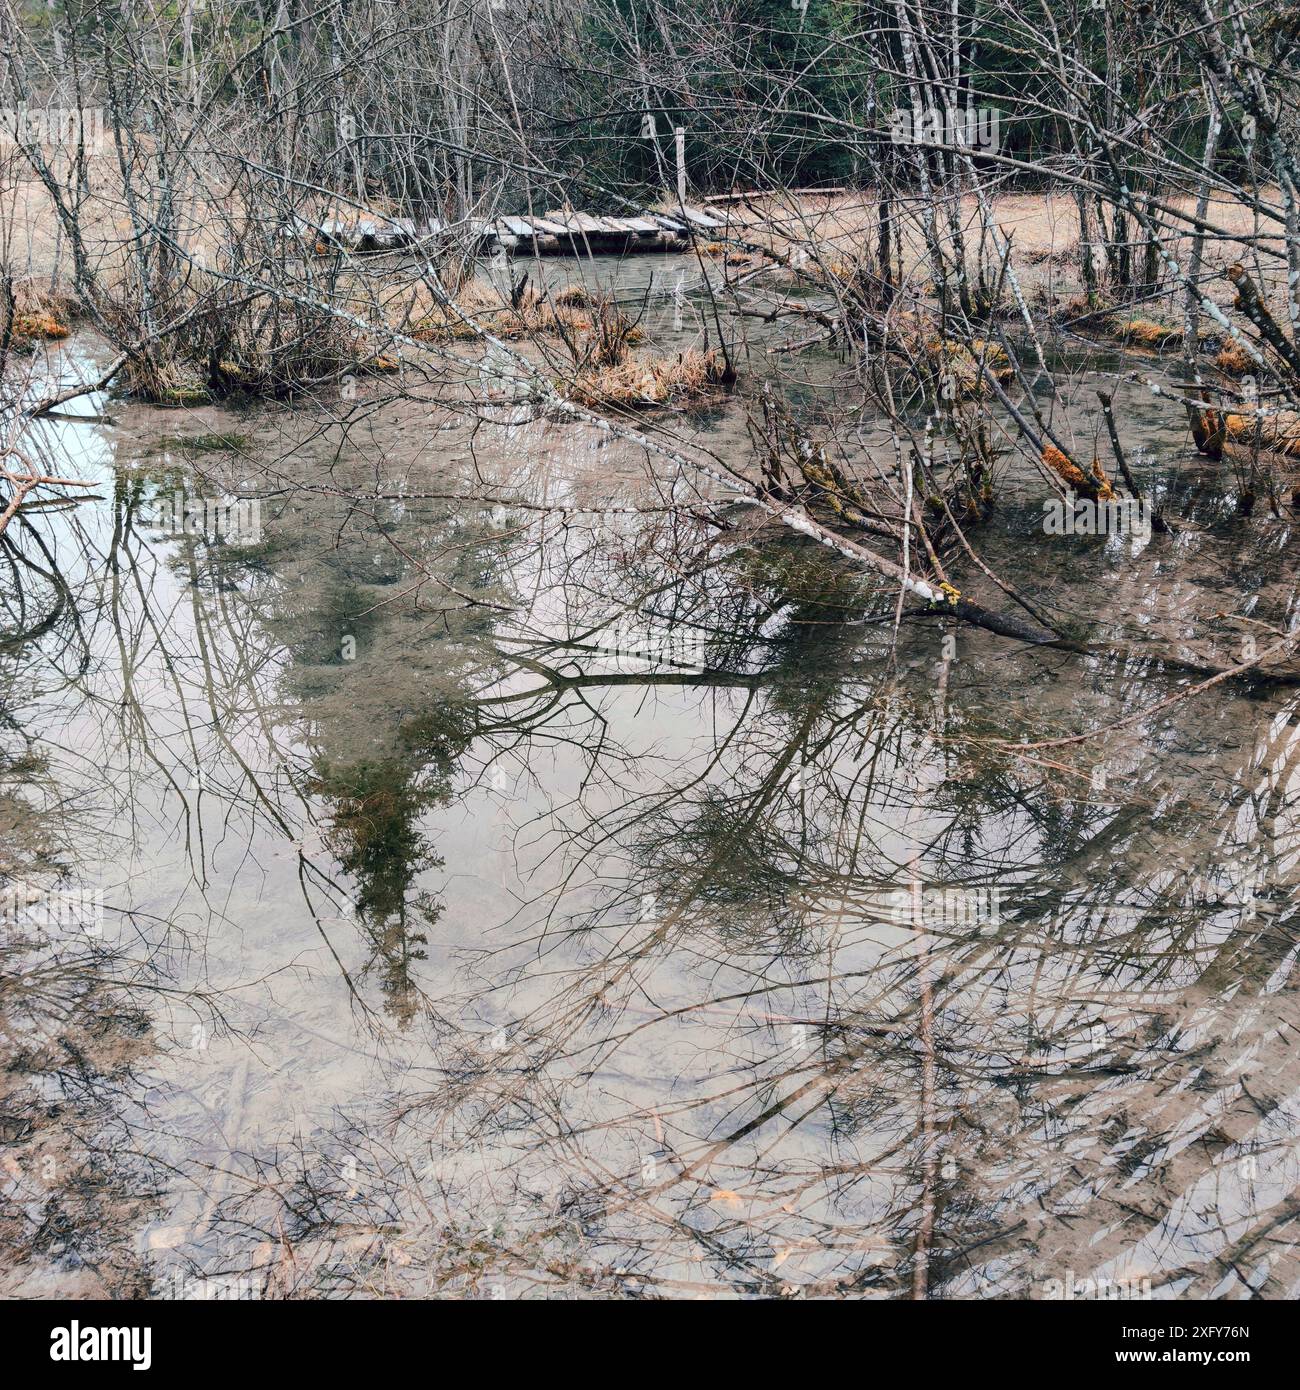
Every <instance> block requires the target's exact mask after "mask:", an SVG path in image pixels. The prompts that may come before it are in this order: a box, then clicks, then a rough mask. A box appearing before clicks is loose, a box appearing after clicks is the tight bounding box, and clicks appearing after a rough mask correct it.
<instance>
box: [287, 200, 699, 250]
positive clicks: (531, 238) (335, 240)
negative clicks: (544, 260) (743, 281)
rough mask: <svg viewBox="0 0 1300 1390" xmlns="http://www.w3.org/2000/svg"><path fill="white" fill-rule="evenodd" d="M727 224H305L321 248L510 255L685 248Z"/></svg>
mask: <svg viewBox="0 0 1300 1390" xmlns="http://www.w3.org/2000/svg"><path fill="white" fill-rule="evenodd" d="M726 225H727V224H726V222H725V221H724V220H723V219H721V218H718V217H714V216H713V214H712V213H709V212H704V211H702V210H701V209H699V208H693V207H683V208H680V209H678V212H677V213H676V214H675V215H670V214H668V213H663V212H638V213H637V214H636V215H635V216H634V217H593V216H592V215H591V214H590V213H586V212H569V211H567V210H565V211H562V212H548V213H547V214H546V215H545V216H544V217H538V216H536V215H535V214H531V213H530V214H529V215H528V216H526V217H498V218H496V219H495V220H488V219H481V218H472V219H470V221H469V222H468V224H462V225H457V224H451V225H444V224H443V223H442V222H440V221H438V220H437V219H436V218H432V219H430V220H429V221H427V222H420V223H416V222H413V221H412V220H411V219H410V218H405V217H395V218H388V217H377V216H366V217H355V218H334V217H331V218H328V219H326V221H324V222H323V223H321V224H320V226H318V227H313V226H311V225H310V224H308V223H306V222H301V227H302V228H303V229H305V230H306V231H308V232H309V233H311V234H313V235H314V236H315V237H316V239H317V242H318V244H323V245H324V246H325V247H327V248H337V249H341V250H346V251H360V252H380V251H400V250H404V249H406V248H407V247H410V246H414V245H416V244H417V243H419V242H421V241H425V240H427V239H428V238H430V237H437V236H442V235H444V234H446V235H449V236H453V237H454V236H456V235H458V234H459V235H462V236H463V235H464V234H465V232H466V231H467V232H468V238H469V241H470V242H471V244H472V247H473V249H474V250H476V251H494V250H496V249H498V248H500V249H501V250H503V251H506V252H508V253H510V254H511V255H516V254H523V255H563V256H573V255H577V256H582V255H606V256H608V255H621V254H624V253H626V252H629V251H671V250H679V249H682V248H683V247H684V246H685V245H686V244H687V243H688V242H689V241H690V239H691V237H692V236H694V235H697V234H704V235H707V234H709V233H712V232H716V231H718V230H720V229H721V228H723V227H725V226H726Z"/></svg>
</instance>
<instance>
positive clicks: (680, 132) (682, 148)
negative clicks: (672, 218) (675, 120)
mask: <svg viewBox="0 0 1300 1390" xmlns="http://www.w3.org/2000/svg"><path fill="white" fill-rule="evenodd" d="M673 134H674V135H675V136H676V145H677V202H678V204H679V205H680V206H681V207H685V206H686V131H685V129H684V128H683V127H682V126H678V127H677V128H676V129H675V130H674V131H673Z"/></svg>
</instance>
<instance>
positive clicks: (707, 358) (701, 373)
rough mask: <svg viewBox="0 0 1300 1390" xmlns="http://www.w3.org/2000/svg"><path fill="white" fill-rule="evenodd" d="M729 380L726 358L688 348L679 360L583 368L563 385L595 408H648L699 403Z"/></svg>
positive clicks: (669, 358)
mask: <svg viewBox="0 0 1300 1390" xmlns="http://www.w3.org/2000/svg"><path fill="white" fill-rule="evenodd" d="M727 381H728V368H727V360H726V358H725V357H724V356H723V355H722V354H721V353H720V352H718V351H716V349H714V348H709V349H708V350H707V351H704V352H700V351H699V350H698V349H696V348H688V349H687V350H686V351H685V352H682V353H679V354H678V355H677V356H676V357H658V358H650V359H648V360H646V361H637V360H635V359H633V358H627V359H625V360H624V361H622V362H620V363H618V364H616V365H607V366H600V365H596V364H592V365H590V366H587V367H585V368H581V369H580V370H579V371H578V372H577V374H576V375H575V377H574V379H573V381H572V382H571V383H560V385H561V386H563V387H565V388H566V389H567V390H568V393H569V395H570V397H571V398H572V399H573V400H575V401H578V402H579V403H580V404H581V405H586V406H590V407H592V408H593V409H604V408H606V407H611V406H615V407H622V408H625V409H626V408H632V409H645V408H647V407H650V406H658V405H666V404H668V402H669V401H690V400H700V399H704V398H707V397H708V396H710V395H712V394H713V393H714V392H715V391H717V390H718V389H719V388H721V387H723V386H725V385H726V384H727Z"/></svg>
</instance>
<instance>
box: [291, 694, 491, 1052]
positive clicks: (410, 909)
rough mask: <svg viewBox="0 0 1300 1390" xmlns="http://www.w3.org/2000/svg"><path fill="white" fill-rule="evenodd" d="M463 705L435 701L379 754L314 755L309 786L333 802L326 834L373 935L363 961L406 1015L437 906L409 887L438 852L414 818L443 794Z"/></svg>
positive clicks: (459, 744)
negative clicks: (345, 758) (339, 758)
mask: <svg viewBox="0 0 1300 1390" xmlns="http://www.w3.org/2000/svg"><path fill="white" fill-rule="evenodd" d="M462 715H463V712H462V711H461V710H460V709H459V708H458V707H457V706H456V705H454V704H451V703H442V704H439V705H437V706H436V707H435V708H434V709H433V710H431V711H430V712H429V713H427V714H426V715H425V716H423V717H422V718H421V719H419V720H418V721H413V722H411V723H408V724H405V725H403V726H402V728H401V729H400V730H399V732H398V737H397V740H396V744H397V746H396V751H395V752H393V753H392V754H391V755H390V756H387V757H381V758H364V759H360V760H357V761H352V762H335V761H332V760H330V759H328V758H327V757H323V756H322V757H321V758H320V759H318V761H317V766H316V771H315V774H314V776H313V777H312V779H311V781H310V782H309V784H308V790H309V791H310V792H311V793H312V794H313V795H315V796H320V797H322V798H324V799H325V800H326V801H329V802H331V803H332V804H333V816H332V819H331V825H330V830H329V833H328V835H327V843H328V844H329V847H330V850H331V852H332V853H334V854H335V855H336V856H337V858H338V861H339V864H340V866H341V867H342V868H343V870H344V871H345V872H346V873H347V874H348V875H349V876H350V877H351V878H352V879H353V880H354V882H355V884H356V906H357V913H358V917H359V920H360V922H361V924H362V926H363V929H364V930H365V932H366V934H367V936H368V937H369V940H370V942H371V947H372V954H371V958H370V961H369V962H368V963H367V969H375V970H377V971H378V973H379V978H380V988H381V989H382V990H383V992H384V994H385V996H386V997H387V1000H388V1009H389V1012H390V1013H391V1014H392V1016H393V1017H394V1018H395V1019H396V1020H397V1021H398V1022H399V1023H400V1024H403V1025H405V1024H407V1023H409V1022H410V1020H411V1019H412V1018H413V1017H414V1015H415V1012H416V1009H417V1007H418V997H419V990H418V986H417V985H416V983H415V981H414V980H413V978H412V974H411V970H412V966H413V964H414V962H416V961H420V960H424V959H426V952H425V950H424V947H425V946H427V945H428V929H429V928H430V927H432V926H433V924H434V923H435V922H436V921H437V920H438V918H439V917H440V916H441V915H442V911H443V905H442V903H441V902H439V901H438V900H437V898H435V897H434V896H433V895H432V894H429V893H421V892H417V893H414V894H413V893H412V885H413V883H414V881H415V879H416V877H417V876H418V875H419V874H421V873H424V872H426V871H427V870H429V869H437V868H441V867H442V864H443V862H444V861H443V860H442V858H441V857H440V856H438V855H437V854H436V853H435V852H434V849H433V846H432V845H431V844H430V842H429V839H428V837H427V836H426V835H425V834H424V833H423V831H422V830H421V829H420V824H419V822H420V817H421V816H422V815H423V814H424V813H425V812H426V811H428V810H430V809H431V808H433V807H434V806H445V805H447V804H448V803H449V801H450V800H451V783H452V774H453V772H454V770H455V759H456V755H457V754H458V753H459V752H460V751H461V750H462V749H463V748H464V746H465V744H466V743H467V742H468V737H467V735H466V733H465V731H464V720H463V717H462Z"/></svg>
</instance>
